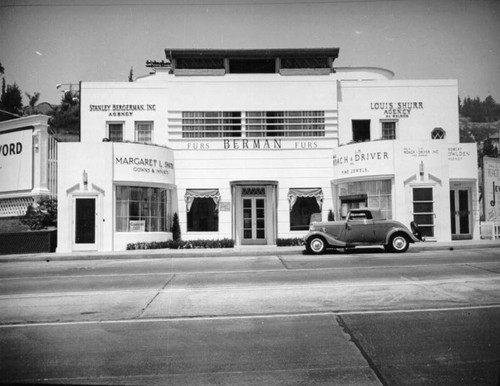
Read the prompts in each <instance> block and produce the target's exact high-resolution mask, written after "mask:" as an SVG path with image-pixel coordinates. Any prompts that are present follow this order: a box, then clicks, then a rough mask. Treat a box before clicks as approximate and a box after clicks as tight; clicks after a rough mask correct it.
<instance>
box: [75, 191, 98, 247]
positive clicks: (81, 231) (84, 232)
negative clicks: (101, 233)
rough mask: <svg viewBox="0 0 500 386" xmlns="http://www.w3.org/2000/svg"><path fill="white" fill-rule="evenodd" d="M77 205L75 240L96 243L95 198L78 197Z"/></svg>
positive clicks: (80, 242) (78, 242) (82, 242)
mask: <svg viewBox="0 0 500 386" xmlns="http://www.w3.org/2000/svg"><path fill="white" fill-rule="evenodd" d="M75 206H76V208H75V210H76V213H75V242H76V243H77V244H93V243H95V199H94V198H77V199H76V203H75Z"/></svg>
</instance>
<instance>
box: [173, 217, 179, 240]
mask: <svg viewBox="0 0 500 386" xmlns="http://www.w3.org/2000/svg"><path fill="white" fill-rule="evenodd" d="M172 239H173V240H174V241H179V240H180V239H181V227H180V225H179V215H178V214H177V212H175V213H174V217H173V219H172Z"/></svg>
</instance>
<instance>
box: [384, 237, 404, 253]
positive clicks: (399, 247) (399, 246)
mask: <svg viewBox="0 0 500 386" xmlns="http://www.w3.org/2000/svg"><path fill="white" fill-rule="evenodd" d="M409 246H410V242H409V241H408V238H407V237H406V236H405V235H404V234H402V233H396V234H395V235H392V236H391V238H390V239H389V244H388V245H387V247H386V249H387V250H388V251H390V252H393V253H403V252H406V251H407V250H408V247H409Z"/></svg>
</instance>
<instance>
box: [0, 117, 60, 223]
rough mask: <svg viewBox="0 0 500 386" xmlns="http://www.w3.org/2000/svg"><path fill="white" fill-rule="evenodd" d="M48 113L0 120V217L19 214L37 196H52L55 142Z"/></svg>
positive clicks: (54, 183) (53, 189)
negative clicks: (50, 131) (50, 130)
mask: <svg viewBox="0 0 500 386" xmlns="http://www.w3.org/2000/svg"><path fill="white" fill-rule="evenodd" d="M48 120H49V117H48V116H46V115H30V116H27V117H23V118H18V119H12V120H9V121H5V122H0V217H12V216H23V215H24V214H25V213H26V209H27V207H28V205H29V204H32V203H33V202H34V200H35V199H37V198H38V197H40V196H55V194H56V191H55V190H56V188H55V186H56V183H57V182H56V170H57V164H56V160H57V143H56V141H55V139H54V138H53V137H52V136H51V135H50V134H49V130H48V129H49V125H48Z"/></svg>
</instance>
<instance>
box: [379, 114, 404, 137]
mask: <svg viewBox="0 0 500 386" xmlns="http://www.w3.org/2000/svg"><path fill="white" fill-rule="evenodd" d="M388 123H392V124H394V127H393V128H392V129H394V135H393V136H390V137H386V136H385V134H384V130H386V129H385V128H384V124H388ZM398 128H399V121H398V120H397V119H381V120H380V139H382V140H395V139H398V131H399V130H398Z"/></svg>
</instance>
